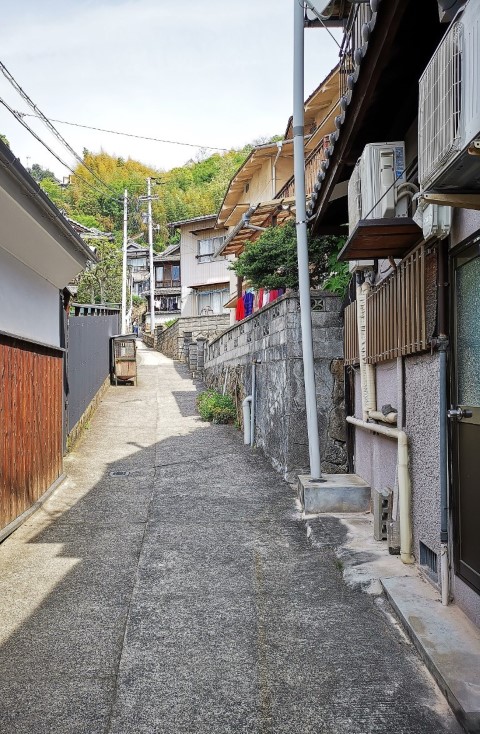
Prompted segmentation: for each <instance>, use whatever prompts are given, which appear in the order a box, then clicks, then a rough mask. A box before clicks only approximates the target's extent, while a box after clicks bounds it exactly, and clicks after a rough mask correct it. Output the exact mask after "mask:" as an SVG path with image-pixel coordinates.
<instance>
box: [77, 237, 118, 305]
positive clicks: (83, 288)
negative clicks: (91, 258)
mask: <svg viewBox="0 0 480 734" xmlns="http://www.w3.org/2000/svg"><path fill="white" fill-rule="evenodd" d="M95 250H96V255H97V258H98V262H97V263H95V264H94V265H92V266H91V267H90V268H88V270H85V272H84V273H82V275H81V276H80V281H79V284H78V294H77V300H78V302H79V303H120V301H121V299H122V252H121V250H120V248H119V247H118V245H117V244H116V243H115V242H110V240H98V241H97V242H96V244H95Z"/></svg>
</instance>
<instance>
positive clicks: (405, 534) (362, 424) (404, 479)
mask: <svg viewBox="0 0 480 734" xmlns="http://www.w3.org/2000/svg"><path fill="white" fill-rule="evenodd" d="M347 423H351V424H352V425H354V426H357V427H358V428H363V430H365V431H372V432H374V433H380V434H382V436H388V437H389V438H395V439H396V440H397V445H398V454H397V465H398V504H399V509H400V558H401V559H402V562H403V563H414V561H415V559H414V557H413V555H412V521H411V504H412V489H411V484H410V474H409V472H408V438H407V434H406V433H405V431H401V430H400V429H399V428H390V426H382V425H378V423H367V422H366V421H362V420H360V419H359V418H353V417H352V416H347Z"/></svg>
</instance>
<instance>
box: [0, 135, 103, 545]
mask: <svg viewBox="0 0 480 734" xmlns="http://www.w3.org/2000/svg"><path fill="white" fill-rule="evenodd" d="M94 260H95V255H94V254H93V253H92V251H91V250H90V248H89V247H88V245H87V244H86V243H85V242H84V241H83V240H82V238H81V237H80V236H79V235H78V234H77V233H76V232H75V231H74V230H73V228H72V227H71V226H70V224H69V223H68V222H67V221H66V219H65V217H64V216H63V215H62V214H61V212H60V211H59V210H58V209H57V208H56V206H55V205H54V204H53V203H52V202H51V201H50V199H49V198H48V197H47V196H46V195H45V194H44V193H43V191H42V190H41V189H40V188H39V186H38V185H37V183H36V182H35V181H34V180H33V178H32V177H31V176H30V174H29V173H28V172H27V171H26V170H25V168H23V166H22V165H21V164H20V163H19V161H18V159H17V158H15V156H14V155H13V153H12V152H11V151H10V149H9V148H7V147H6V146H5V145H4V144H3V143H2V142H1V141H0V374H1V375H2V390H1V391H0V446H2V450H1V452H0V539H1V538H3V537H5V536H6V535H7V534H8V533H9V532H11V531H12V530H13V529H14V527H15V525H16V523H17V522H18V521H19V518H20V519H21V518H23V517H25V513H28V512H29V511H30V510H31V509H32V507H34V506H35V504H36V503H37V502H38V501H39V500H40V499H41V498H42V497H44V496H45V493H46V492H48V491H49V490H50V489H51V488H52V487H54V486H56V483H57V482H58V481H59V480H60V478H61V476H62V471H63V469H62V456H63V433H64V422H65V410H64V393H63V390H64V369H65V363H64V354H65V346H66V344H65V333H64V328H65V321H64V305H65V304H64V300H63V290H64V289H65V287H66V286H67V284H68V283H69V282H70V281H71V280H72V279H73V278H74V277H75V276H76V275H77V274H78V273H79V272H81V270H82V269H83V268H85V266H86V265H87V263H88V262H89V261H94Z"/></svg>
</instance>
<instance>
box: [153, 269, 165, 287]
mask: <svg viewBox="0 0 480 734" xmlns="http://www.w3.org/2000/svg"><path fill="white" fill-rule="evenodd" d="M163 273H164V270H163V265H158V266H157V267H156V268H155V281H156V282H157V283H161V282H162V281H163Z"/></svg>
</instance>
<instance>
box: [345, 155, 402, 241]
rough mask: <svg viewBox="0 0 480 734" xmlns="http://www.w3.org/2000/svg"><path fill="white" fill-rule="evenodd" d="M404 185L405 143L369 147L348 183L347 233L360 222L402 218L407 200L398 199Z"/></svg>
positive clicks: (359, 160)
mask: <svg viewBox="0 0 480 734" xmlns="http://www.w3.org/2000/svg"><path fill="white" fill-rule="evenodd" d="M404 183H405V143H403V142H401V141H397V142H395V143H369V144H368V145H366V146H365V148H364V151H363V153H362V155H361V156H360V158H359V159H358V161H357V163H356V166H355V168H354V169H353V173H352V176H351V177H350V181H349V183H348V224H349V232H350V234H352V232H353V230H354V229H355V227H356V226H357V224H358V221H359V220H360V219H390V218H393V217H406V216H407V214H408V200H407V197H399V196H398V189H399V187H400V186H401V185H402V184H404Z"/></svg>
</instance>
